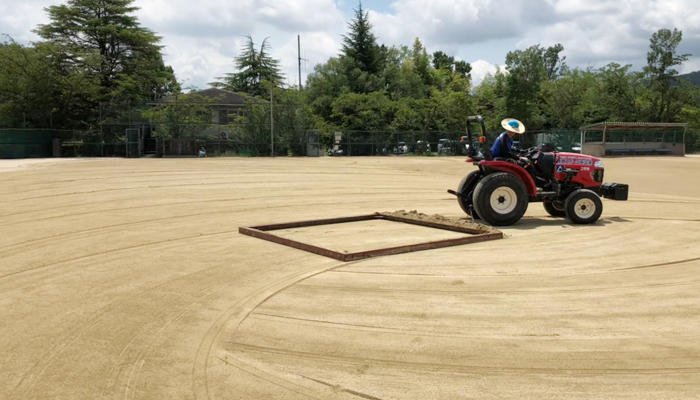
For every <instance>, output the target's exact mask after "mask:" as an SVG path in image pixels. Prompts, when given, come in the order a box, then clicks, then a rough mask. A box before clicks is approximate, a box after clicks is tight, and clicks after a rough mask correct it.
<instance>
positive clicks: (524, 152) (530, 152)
mask: <svg viewBox="0 0 700 400" xmlns="http://www.w3.org/2000/svg"><path fill="white" fill-rule="evenodd" d="M536 152H537V147H530V148H529V149H527V150H520V151H519V154H520V155H522V156H524V157H527V158H530V156H532V155H533V154H535V153H536Z"/></svg>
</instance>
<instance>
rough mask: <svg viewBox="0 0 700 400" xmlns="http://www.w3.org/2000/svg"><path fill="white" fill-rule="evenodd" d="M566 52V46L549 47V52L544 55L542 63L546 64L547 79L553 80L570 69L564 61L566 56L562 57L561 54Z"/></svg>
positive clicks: (546, 51)
mask: <svg viewBox="0 0 700 400" xmlns="http://www.w3.org/2000/svg"><path fill="white" fill-rule="evenodd" d="M562 51H564V46H562V45H561V44H559V43H557V44H555V45H554V46H552V47H548V48H547V50H545V51H544V53H543V54H542V61H543V62H544V69H545V73H546V75H547V79H549V80H553V79H556V78H557V76H559V74H560V73H562V72H565V71H566V70H567V69H568V68H567V66H566V63H565V62H564V60H566V56H564V57H560V55H559V54H560V53H561V52H562Z"/></svg>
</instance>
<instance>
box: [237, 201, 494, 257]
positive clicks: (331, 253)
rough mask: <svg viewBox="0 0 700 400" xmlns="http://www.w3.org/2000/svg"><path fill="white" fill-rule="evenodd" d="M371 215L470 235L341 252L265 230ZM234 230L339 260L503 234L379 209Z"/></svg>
mask: <svg viewBox="0 0 700 400" xmlns="http://www.w3.org/2000/svg"><path fill="white" fill-rule="evenodd" d="M375 219H383V220H387V221H394V222H403V223H406V224H412V225H420V226H425V227H429V228H435V229H442V230H448V231H453V232H460V233H466V234H469V235H471V236H466V237H462V238H456V239H445V240H438V241H433V242H423V243H416V244H409V245H404V246H396V247H387V248H383V249H376V250H367V251H358V252H354V253H341V252H339V251H335V250H330V249H327V248H324V247H319V246H314V245H312V244H308V243H303V242H299V241H297V240H292V239H287V238H283V237H281V236H277V235H274V234H272V233H269V231H275V230H280V229H290V228H301V227H308V226H319V225H332V224H342V223H347V222H358V221H370V220H375ZM238 232H239V233H241V234H243V235H248V236H252V237H255V238H258V239H263V240H268V241H270V242H274V243H278V244H282V245H285V246H289V247H293V248H296V249H300V250H304V251H308V252H311V253H315V254H319V255H322V256H326V257H329V258H333V259H336V260H339V261H344V262H347V261H356V260H362V259H365V258H370V257H379V256H386V255H394V254H402V253H410V252H414V251H423V250H431V249H437V248H441V247H450V246H460V245H463V244H469V243H478V242H485V241H488V240H496V239H502V238H503V233H501V232H492V233H485V232H483V231H480V230H478V229H472V228H466V227H460V226H452V225H448V224H441V223H439V222H432V221H420V220H415V219H410V218H402V217H397V216H393V215H384V214H380V213H376V214H370V215H360V216H357V217H343V218H329V219H318V220H311V221H298V222H287V223H282V224H271V225H260V226H251V227H240V228H238Z"/></svg>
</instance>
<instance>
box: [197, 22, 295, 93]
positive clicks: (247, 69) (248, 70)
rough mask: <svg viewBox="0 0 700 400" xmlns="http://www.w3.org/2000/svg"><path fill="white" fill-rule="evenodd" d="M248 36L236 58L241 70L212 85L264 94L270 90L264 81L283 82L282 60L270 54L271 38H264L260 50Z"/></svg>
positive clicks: (276, 83) (236, 90) (237, 65)
mask: <svg viewBox="0 0 700 400" xmlns="http://www.w3.org/2000/svg"><path fill="white" fill-rule="evenodd" d="M246 38H247V39H248V41H247V42H246V44H245V46H244V47H243V49H242V52H241V55H240V56H238V57H236V58H235V60H234V62H235V65H236V69H237V70H238V71H239V72H235V73H230V74H226V76H225V77H221V78H218V79H220V80H221V82H214V83H211V85H212V86H214V87H219V88H224V89H227V90H231V91H234V92H243V93H248V94H250V95H253V96H263V95H265V94H267V93H269V90H270V88H269V87H267V85H263V82H268V85H269V84H272V85H274V86H279V85H280V84H281V83H282V80H283V76H282V74H281V73H280V69H279V64H280V62H279V60H276V59H274V58H272V56H270V54H269V52H270V45H269V44H268V42H267V39H269V38H265V39H264V40H263V42H262V45H261V46H260V50H257V49H256V48H255V43H254V42H253V38H252V37H251V36H250V35H246Z"/></svg>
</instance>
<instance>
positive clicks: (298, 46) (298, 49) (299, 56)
mask: <svg viewBox="0 0 700 400" xmlns="http://www.w3.org/2000/svg"><path fill="white" fill-rule="evenodd" d="M297 54H298V57H297V58H298V61H299V90H300V91H301V90H302V88H303V85H302V84H301V35H297Z"/></svg>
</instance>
